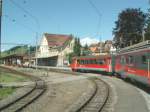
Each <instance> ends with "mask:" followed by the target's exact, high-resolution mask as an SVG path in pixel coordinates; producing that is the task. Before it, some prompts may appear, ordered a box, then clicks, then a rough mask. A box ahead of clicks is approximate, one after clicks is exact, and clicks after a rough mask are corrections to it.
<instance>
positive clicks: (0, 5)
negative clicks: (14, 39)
mask: <svg viewBox="0 0 150 112" xmlns="http://www.w3.org/2000/svg"><path fill="white" fill-rule="evenodd" d="M1 26H2V0H0V64H1V62H2V60H1Z"/></svg>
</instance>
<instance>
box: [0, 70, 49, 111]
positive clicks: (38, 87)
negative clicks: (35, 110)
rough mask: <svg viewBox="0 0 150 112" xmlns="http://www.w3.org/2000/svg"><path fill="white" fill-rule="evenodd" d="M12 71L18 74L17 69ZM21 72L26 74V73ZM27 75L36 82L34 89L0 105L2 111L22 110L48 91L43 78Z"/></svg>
mask: <svg viewBox="0 0 150 112" xmlns="http://www.w3.org/2000/svg"><path fill="white" fill-rule="evenodd" d="M9 70H10V69H9ZM11 71H13V73H15V72H16V73H17V74H18V72H17V71H14V70H11ZM20 74H21V75H25V74H24V73H20ZM27 76H28V77H30V78H31V79H32V80H33V81H34V82H35V84H34V86H33V87H32V89H31V90H30V91H28V92H27V93H25V94H23V95H22V96H21V97H19V98H17V99H15V100H14V101H12V102H9V103H7V104H6V105H4V106H2V107H0V112H20V111H21V110H23V109H24V108H25V107H27V106H28V105H29V104H31V103H32V102H34V101H35V100H36V99H37V98H39V97H40V96H41V95H42V94H43V93H44V92H45V91H46V84H45V82H44V81H43V80H42V79H39V78H38V77H32V76H30V75H27Z"/></svg>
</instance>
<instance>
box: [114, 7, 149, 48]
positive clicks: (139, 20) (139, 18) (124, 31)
mask: <svg viewBox="0 0 150 112" xmlns="http://www.w3.org/2000/svg"><path fill="white" fill-rule="evenodd" d="M145 21H146V14H145V13H144V12H142V11H141V10H140V9H134V8H127V9H126V10H124V11H122V12H121V13H120V14H119V16H118V20H117V21H116V22H115V24H116V26H115V28H114V29H113V34H114V42H115V45H116V47H121V48H122V47H126V46H129V45H132V44H135V43H138V42H140V41H142V31H143V28H144V25H145Z"/></svg>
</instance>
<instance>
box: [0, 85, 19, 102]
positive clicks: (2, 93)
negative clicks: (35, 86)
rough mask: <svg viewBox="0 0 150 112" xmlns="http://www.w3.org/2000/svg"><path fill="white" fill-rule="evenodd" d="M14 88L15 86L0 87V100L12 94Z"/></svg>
mask: <svg viewBox="0 0 150 112" xmlns="http://www.w3.org/2000/svg"><path fill="white" fill-rule="evenodd" d="M15 90H16V89H15V88H10V87H9V88H0V100H2V99H4V98H6V97H8V96H9V95H10V94H12V93H13V92H14V91H15Z"/></svg>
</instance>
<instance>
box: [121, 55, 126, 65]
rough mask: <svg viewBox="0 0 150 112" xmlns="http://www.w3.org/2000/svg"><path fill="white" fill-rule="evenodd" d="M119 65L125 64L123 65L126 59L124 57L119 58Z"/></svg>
mask: <svg viewBox="0 0 150 112" xmlns="http://www.w3.org/2000/svg"><path fill="white" fill-rule="evenodd" d="M121 63H122V64H125V63H126V59H125V57H124V56H122V57H121Z"/></svg>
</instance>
